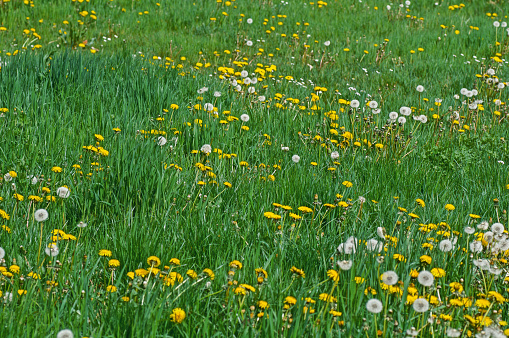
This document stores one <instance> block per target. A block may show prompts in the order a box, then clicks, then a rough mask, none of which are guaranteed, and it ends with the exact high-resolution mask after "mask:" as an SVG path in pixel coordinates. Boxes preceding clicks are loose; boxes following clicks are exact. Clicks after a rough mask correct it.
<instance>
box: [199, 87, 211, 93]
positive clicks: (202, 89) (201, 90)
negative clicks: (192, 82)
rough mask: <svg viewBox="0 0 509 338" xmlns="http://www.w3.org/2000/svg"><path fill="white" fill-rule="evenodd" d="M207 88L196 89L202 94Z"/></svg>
mask: <svg viewBox="0 0 509 338" xmlns="http://www.w3.org/2000/svg"><path fill="white" fill-rule="evenodd" d="M208 90H209V89H208V88H207V87H203V88H200V89H198V94H203V93H205V92H207V91H208Z"/></svg>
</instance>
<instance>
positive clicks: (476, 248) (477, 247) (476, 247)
mask: <svg viewBox="0 0 509 338" xmlns="http://www.w3.org/2000/svg"><path fill="white" fill-rule="evenodd" d="M482 249H483V246H482V243H481V241H473V242H472V243H470V251H472V252H473V253H479V252H482Z"/></svg>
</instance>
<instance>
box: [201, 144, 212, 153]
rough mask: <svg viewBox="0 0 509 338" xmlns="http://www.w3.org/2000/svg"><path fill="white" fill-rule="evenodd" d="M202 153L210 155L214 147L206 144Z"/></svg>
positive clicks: (202, 148)
mask: <svg viewBox="0 0 509 338" xmlns="http://www.w3.org/2000/svg"><path fill="white" fill-rule="evenodd" d="M200 151H201V152H202V153H205V154H210V153H211V152H212V147H211V146H210V144H204V145H203V146H202V147H201V149H200Z"/></svg>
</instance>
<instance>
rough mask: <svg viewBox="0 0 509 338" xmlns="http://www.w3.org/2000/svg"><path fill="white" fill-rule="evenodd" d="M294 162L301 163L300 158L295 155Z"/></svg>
mask: <svg viewBox="0 0 509 338" xmlns="http://www.w3.org/2000/svg"><path fill="white" fill-rule="evenodd" d="M292 161H293V162H295V163H299V161H300V156H299V155H293V156H292Z"/></svg>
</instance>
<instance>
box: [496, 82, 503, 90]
mask: <svg viewBox="0 0 509 338" xmlns="http://www.w3.org/2000/svg"><path fill="white" fill-rule="evenodd" d="M497 87H498V89H504V88H505V84H504V83H503V82H500V83H499V84H498V85H497Z"/></svg>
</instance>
